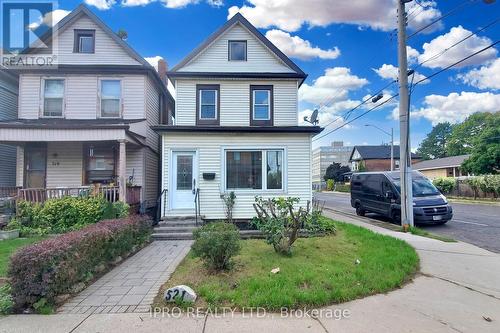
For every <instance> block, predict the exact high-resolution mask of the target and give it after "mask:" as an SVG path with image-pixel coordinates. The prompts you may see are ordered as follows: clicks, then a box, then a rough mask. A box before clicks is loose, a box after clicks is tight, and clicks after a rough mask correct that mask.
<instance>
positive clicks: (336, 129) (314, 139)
mask: <svg viewBox="0 0 500 333" xmlns="http://www.w3.org/2000/svg"><path fill="white" fill-rule="evenodd" d="M398 95H399V94H394V95H392V96H391V97H389V98H388V99H386V100H385V101H383V102H382V103H380V104H377V105H375V106H374V107H372V108H371V109H369V110H367V111H365V112H363V113H362V114H360V115H359V116H357V117H355V118H353V119H351V120H350V121H348V122H346V123H343V124H342V125H340V126H339V127H336V128H334V129H332V130H330V131H328V132H327V133H325V134H323V135H321V136H319V137H315V138H313V141H316V140H319V139H322V138H324V137H325V136H327V135H330V134H331V133H333V132H335V131H338V130H339V129H341V128H342V127H344V126H347V125H349V124H350V123H352V122H353V121H355V120H357V119H359V118H361V117H363V116H364V115H366V114H368V113H370V112H372V111H373V110H375V109H377V108H379V107H381V106H382V105H384V104H386V103H387V102H389V101H391V100H392V99H394V98H396V97H397V96H398Z"/></svg>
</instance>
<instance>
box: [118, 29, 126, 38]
mask: <svg viewBox="0 0 500 333" xmlns="http://www.w3.org/2000/svg"><path fill="white" fill-rule="evenodd" d="M116 34H117V35H118V37H120V39H121V40H127V38H128V32H127V31H126V30H125V29H119V30H118V32H117V33H116Z"/></svg>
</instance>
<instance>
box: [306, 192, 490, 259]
mask: <svg viewBox="0 0 500 333" xmlns="http://www.w3.org/2000/svg"><path fill="white" fill-rule="evenodd" d="M314 197H315V198H317V199H319V200H323V201H325V207H328V208H331V209H334V210H338V211H340V212H346V213H350V214H354V208H352V207H351V202H350V195H349V193H333V192H328V193H326V192H324V193H315V194H314ZM451 205H452V207H453V219H452V220H451V221H449V222H448V223H446V224H444V225H439V226H438V225H428V226H424V225H422V226H419V227H420V228H422V229H425V230H427V231H429V232H432V233H435V234H438V235H443V236H447V237H451V238H453V239H456V240H460V241H463V242H467V243H471V244H474V245H477V246H479V247H481V248H483V249H487V250H489V251H493V252H495V253H500V241H499V239H500V218H499V216H500V205H493V204H487V203H457V202H452V203H451ZM367 216H369V217H371V218H376V219H380V220H384V221H388V219H386V218H383V217H381V216H379V215H376V214H367Z"/></svg>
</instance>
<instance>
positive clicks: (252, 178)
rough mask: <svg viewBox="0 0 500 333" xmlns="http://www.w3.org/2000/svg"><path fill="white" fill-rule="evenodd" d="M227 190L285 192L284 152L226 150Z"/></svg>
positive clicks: (280, 150)
mask: <svg viewBox="0 0 500 333" xmlns="http://www.w3.org/2000/svg"><path fill="white" fill-rule="evenodd" d="M225 155H226V156H225V158H226V171H225V173H226V190H283V189H284V186H283V150H282V149H270V150H226V151H225Z"/></svg>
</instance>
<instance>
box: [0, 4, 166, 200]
mask: <svg viewBox="0 0 500 333" xmlns="http://www.w3.org/2000/svg"><path fill="white" fill-rule="evenodd" d="M44 42H45V43H48V44H50V43H57V47H54V49H56V50H57V54H56V55H57V67H55V68H43V67H41V68H31V69H22V68H19V69H18V70H17V72H18V74H19V107H18V114H17V119H15V120H11V121H2V122H0V143H14V144H16V145H17V167H16V169H17V171H16V175H15V180H16V185H17V186H20V187H22V188H23V190H21V192H20V193H21V194H22V195H23V196H24V197H25V198H26V199H28V200H44V199H45V198H47V197H51V196H54V195H55V196H58V195H64V194H65V193H66V194H67V193H68V192H67V191H68V190H69V189H72V188H73V189H76V190H77V191H80V189H81V188H84V187H86V186H89V185H91V184H95V183H99V184H102V185H107V188H109V189H110V190H109V191H108V192H106V193H105V195H107V196H113V199H118V200H122V201H125V200H126V199H128V201H129V202H131V201H132V202H131V203H134V204H137V203H138V202H139V201H140V202H141V203H145V205H146V206H151V205H154V204H155V202H156V197H157V194H158V187H159V177H158V174H159V171H158V170H159V156H160V151H159V149H160V142H159V135H158V134H157V133H156V132H154V131H153V130H152V129H151V126H152V125H158V124H162V123H163V124H167V123H168V121H169V119H171V118H172V116H173V114H172V111H173V108H174V100H173V98H172V96H171V95H170V93H169V92H168V91H167V89H166V85H165V82H166V81H165V80H166V78H165V77H164V76H163V77H162V75H161V74H158V72H157V71H156V70H155V69H154V68H153V67H152V66H151V65H150V64H149V63H148V62H147V61H146V60H144V59H143V58H142V57H141V56H140V55H139V54H138V53H137V52H135V51H134V50H133V49H132V48H131V47H130V46H129V45H128V44H127V43H126V42H125V41H123V40H122V39H121V38H119V37H118V36H117V34H115V33H114V32H113V31H112V30H111V29H110V28H109V27H107V26H106V25H105V24H104V23H103V22H102V21H101V20H100V19H99V18H98V17H97V16H96V15H95V14H93V13H92V12H91V11H90V10H89V9H88V8H86V7H85V6H83V5H80V6H79V7H77V8H76V9H75V10H74V11H72V12H71V13H70V14H69V15H67V16H66V17H65V18H64V19H62V20H61V21H60V22H59V23H58V24H57V25H56V26H54V28H53V29H52V33H51V34H47V38H46V39H45V40H44ZM33 189H35V190H33ZM113 189H114V190H115V192H116V193H113V192H112V191H113ZM34 196H37V197H34ZM39 196H41V199H40V198H39Z"/></svg>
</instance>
